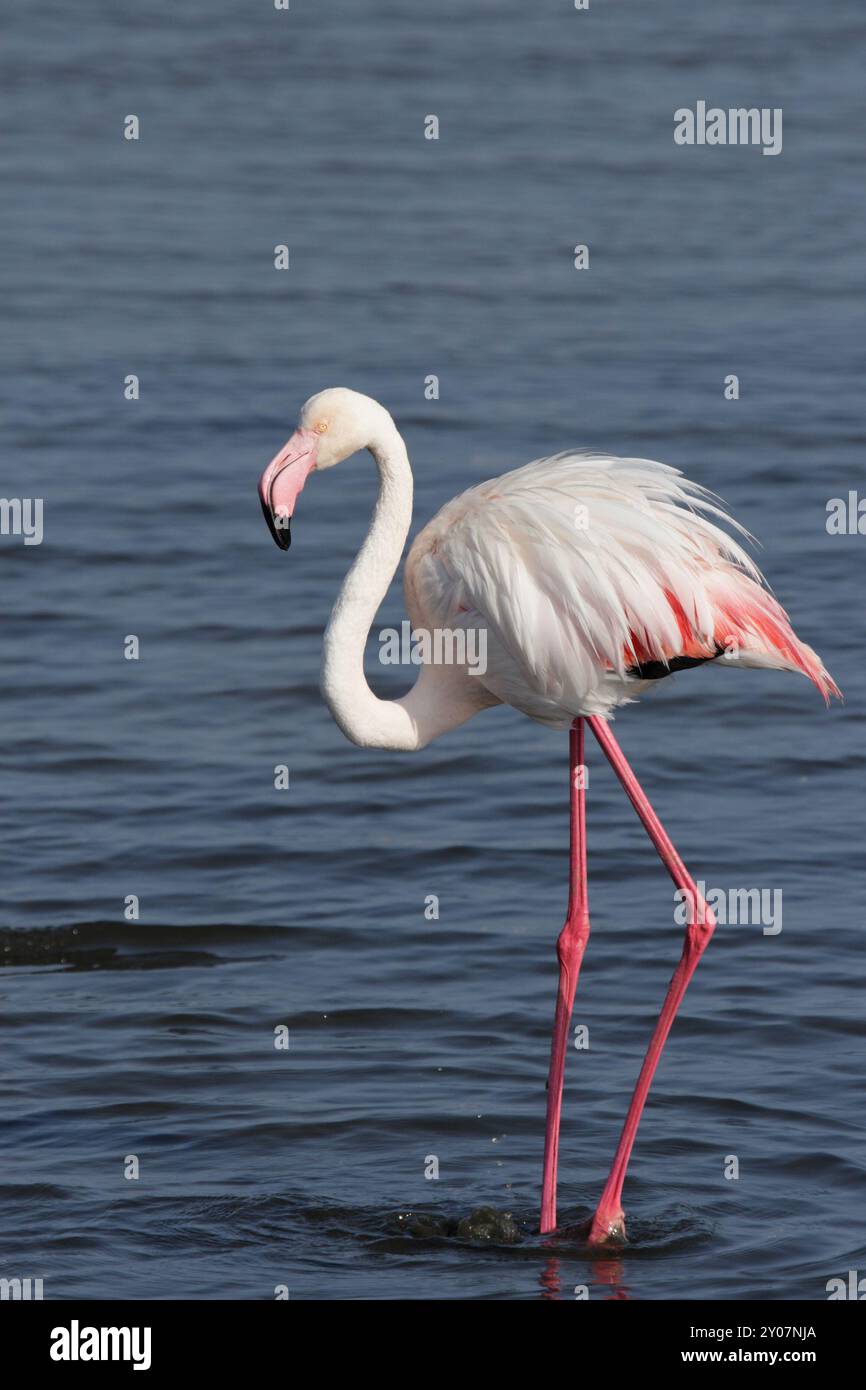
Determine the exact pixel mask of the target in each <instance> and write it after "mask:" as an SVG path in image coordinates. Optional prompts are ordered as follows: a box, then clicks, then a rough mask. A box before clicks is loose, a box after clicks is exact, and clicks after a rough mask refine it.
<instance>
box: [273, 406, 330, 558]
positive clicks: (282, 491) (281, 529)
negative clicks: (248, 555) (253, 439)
mask: <svg viewBox="0 0 866 1390" xmlns="http://www.w3.org/2000/svg"><path fill="white" fill-rule="evenodd" d="M318 447H319V436H318V435H317V434H316V432H315V430H295V432H294V434H293V435H292V437H291V439H289V440H288V441H287V442H286V443H285V444H284V445H283V447H282V449H281V450H280V452H279V453H278V454H277V455H276V457H275V458H272V459H271V461H270V463H269V464H268V466H267V468H266V469H265V471H264V473H263V474H262V476H261V478H260V480H259V500H260V501H261V504H262V511H263V512H264V514H265V521H266V522H267V523H268V529H269V530H270V533H271V535H272V536H273V538H274V540H275V541H276V543H277V545H278V546H279V547H280V550H288V548H289V546H290V545H291V543H292V531H291V520H292V515H293V513H294V510H295V502H296V500H297V497H298V493H299V492H300V491H301V490H302V488H303V486H304V483H305V482H306V481H307V477H308V475H309V474H310V473H311V472H312V470H313V469H314V468H315V466H316V450H317V449H318Z"/></svg>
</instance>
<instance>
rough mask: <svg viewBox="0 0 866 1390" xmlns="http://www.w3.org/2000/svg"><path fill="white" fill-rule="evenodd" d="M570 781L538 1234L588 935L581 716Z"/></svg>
mask: <svg viewBox="0 0 866 1390" xmlns="http://www.w3.org/2000/svg"><path fill="white" fill-rule="evenodd" d="M569 765H570V784H571V838H570V866H571V875H570V880H571V881H570V887H569V894H568V914H567V916H566V919H565V926H564V927H563V929H562V931H561V932H560V934H559V939H558V941H557V943H556V953H557V955H558V957H559V992H558V993H557V996H556V1015H555V1017H554V1020H553V1038H552V1041H551V1045H550V1072H549V1073H548V1078H547V1127H546V1129H545V1134H544V1180H543V1183H542V1188H541V1234H542V1235H546V1234H547V1232H548V1231H554V1230H556V1160H557V1157H558V1155H559V1114H560V1110H561V1109H562V1082H563V1076H564V1074H565V1053H566V1048H567V1046H568V1024H569V1020H570V1018H571V1010H572V1008H573V1007H574V992H575V990H576V989H577V977H578V975H579V974H580V963H581V961H582V960H583V953H584V950H585V949H586V943H587V939H588V937H589V908H588V903H587V892H586V793H585V791H584V764H583V719H575V721H574V724H573V725H572V727H571V731H570V733H569Z"/></svg>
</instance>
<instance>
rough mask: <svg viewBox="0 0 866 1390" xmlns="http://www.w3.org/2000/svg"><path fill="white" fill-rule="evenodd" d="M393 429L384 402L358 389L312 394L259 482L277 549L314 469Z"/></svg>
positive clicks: (286, 542) (284, 544)
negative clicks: (386, 427)
mask: <svg viewBox="0 0 866 1390" xmlns="http://www.w3.org/2000/svg"><path fill="white" fill-rule="evenodd" d="M386 424H387V425H389V426H390V427H391V429H392V430H393V428H394V422H393V421H392V419H391V416H390V415H389V414H388V412H387V410H386V409H385V407H384V406H382V405H379V402H378V401H374V400H373V399H372V398H371V397H370V396H362V395H361V393H360V392H359V391H350V390H349V389H348V388H347V387H345V386H332V387H330V388H329V389H328V390H327V391H319V392H318V394H317V395H315V396H311V397H310V399H309V400H308V401H307V402H306V404H305V405H304V406H303V407H302V409H301V413H300V416H299V417H298V427H297V429H296V430H295V432H294V434H293V435H292V436H291V438H290V439H288V440H287V441H286V443H285V444H284V445H283V447H282V449H280V451H279V453H278V454H275V455H274V457H273V458H272V459H271V461H270V463H269V464H268V466H267V468H266V469H265V471H264V473H263V474H262V476H261V479H260V480H259V499H260V501H261V504H262V511H263V512H264V515H265V521H266V522H267V523H268V529H269V530H270V533H271V535H272V536H273V538H274V540H275V541H276V543H277V545H278V546H279V547H280V549H281V550H288V548H289V546H290V545H291V543H292V532H291V521H292V516H293V515H294V511H295V503H296V501H297V498H298V494H299V493H300V492H301V489H302V488H303V486H304V483H305V482H306V481H307V478H308V477H309V475H310V473H312V471H313V469H314V468H315V469H316V470H317V471H318V472H322V470H323V469H325V468H333V467H334V465H335V464H337V463H342V461H343V459H347V458H349V457H350V455H352V454H355V453H357V452H358V450H359V449H365V448H367V447H368V446H369V445H371V444H372V443H373V442H374V441H375V440H376V439H377V438H379V437H380V436H381V434H382V430H383V426H384V425H386Z"/></svg>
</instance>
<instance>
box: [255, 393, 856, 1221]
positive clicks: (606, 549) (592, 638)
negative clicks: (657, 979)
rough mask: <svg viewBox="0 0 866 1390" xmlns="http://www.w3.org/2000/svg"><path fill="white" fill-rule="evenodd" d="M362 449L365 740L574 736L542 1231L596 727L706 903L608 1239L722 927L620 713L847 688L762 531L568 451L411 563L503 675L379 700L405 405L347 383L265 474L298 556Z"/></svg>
mask: <svg viewBox="0 0 866 1390" xmlns="http://www.w3.org/2000/svg"><path fill="white" fill-rule="evenodd" d="M362 449H367V450H369V452H370V453H371V454H372V456H373V460H374V462H375V464H376V468H377V470H378V474H379V488H378V496H377V499H376V504H375V508H374V511H373V517H372V522H371V525H370V528H369V530H368V532H367V536H366V538H365V540H364V542H363V544H362V546H361V548H360V550H359V552H358V555H357V557H356V558H355V561H354V563H353V564H352V566H351V568H350V569H349V571H348V573H347V575H346V577H345V579H344V581H343V586H342V588H341V589H340V592H339V595H338V597H337V600H336V603H335V604H334V607H333V610H332V612H331V616H330V620H329V622H328V625H327V629H326V631H325V636H324V643H323V659H322V671H321V689H322V694H323V696H324V699H325V701H326V703H327V705H328V707H329V709H330V711H331V714H332V715H333V717H334V719H335V720H336V722H337V724H338V725H339V727H340V729H341V730H342V732H343V733H344V734H345V735H346V737H347V738H348V739H350V740H351V741H352V743H355V744H357V745H358V746H360V747H362V748H383V749H402V750H411V751H416V750H418V749H421V748H424V747H426V745H427V744H428V743H430V742H431V740H432V739H435V738H438V737H439V736H440V735H441V734H444V733H447V732H448V730H449V729H456V728H457V727H458V726H459V725H461V724H464V723H465V722H466V720H468V719H471V718H472V717H473V716H474V715H476V714H478V713H479V712H480V711H481V710H483V709H486V708H489V707H491V706H493V705H498V704H502V703H504V704H507V705H511V706H512V707H513V708H514V709H517V710H520V711H522V713H523V714H525V715H527V716H528V717H529V718H530V719H533V720H536V721H538V722H539V723H541V724H545V725H548V726H550V727H552V728H556V729H566V728H567V729H569V730H570V733H569V787H570V797H569V800H570V873H569V883H570V888H569V899H568V910H567V914H566V920H565V925H564V927H563V929H562V932H561V933H560V935H559V937H558V940H557V957H558V962H559V985H558V991H557V999H556V1009H555V1014H554V1023H553V1036H552V1040H551V1052H550V1068H549V1073H548V1082H547V1115H546V1125H545V1145H544V1164H543V1171H542V1194H541V1222H540V1231H541V1233H542V1234H547V1233H550V1232H553V1231H555V1230H556V1226H557V1218H556V1177H557V1160H558V1150H559V1127H560V1113H561V1108H562V1087H563V1075H564V1069H565V1054H566V1042H567V1035H568V1029H569V1021H570V1018H571V1013H572V1008H573V1004H574V996H575V990H576V988H577V981H578V975H579V972H580V965H581V961H582V959H583V955H584V951H585V949H586V944H587V941H588V938H589V908H588V899H587V878H586V806H585V782H586V777H585V764H584V737H585V726H588V727H589V729H590V730H591V732H592V734H593V735H594V737H595V739H596V740H597V742H598V744H599V745H600V747H601V750H602V752H603V753H604V755H605V756H606V757H607V759H608V761H609V762H610V764H611V766H612V768H613V771H614V773H615V774H616V776H617V778H618V779H619V781H620V783H621V785H622V787H623V789H624V791H625V793H626V796H627V797H628V799H629V801H630V802H631V804H632V806H633V807H634V809H635V811H636V812H637V814H638V817H639V818H640V820H641V822H642V824H643V826H644V828H645V830H646V832H647V834H648V836H649V838H650V840H651V841H652V844H653V845H654V846H655V849H656V850H657V852H658V854H659V856H660V858H661V860H662V863H663V864H664V866H665V867H666V869H667V870H668V873H669V874H670V876H671V878H672V879H673V881H674V883H675V885H676V887H677V888H678V889H679V890H681V891H682V893H683V894H684V895H685V896H684V897H683V898H681V899H680V901H682V902H685V903H687V904H688V905H689V911H688V913H687V918H688V920H687V924H686V929H685V938H684V942H683V948H682V954H681V957H680V960H679V962H678V964H677V966H676V969H675V970H674V973H673V976H672V977H671V981H670V984H669V986H668V990H667V994H666V996H665V999H664V1003H663V1005H662V1009H661V1013H660V1015H659V1018H658V1021H657V1023H656V1026H655V1030H654V1032H653V1034H652V1037H651V1040H650V1043H649V1047H648V1049H647V1052H646V1056H645V1058H644V1061H643V1065H642V1067H641V1070H640V1074H639V1076H638V1080H637V1083H636V1086H635V1090H634V1093H633V1095H632V1098H631V1102H630V1105H629V1108H628V1112H627V1114H626V1119H625V1123H624V1125H623V1129H622V1133H621V1135H620V1138H619V1143H618V1145H617V1148H616V1152H615V1154H614V1159H613V1163H612V1166H611V1169H610V1173H609V1176H608V1178H607V1182H606V1183H605V1186H604V1189H603V1191H602V1194H601V1197H600V1200H599V1203H598V1206H597V1207H596V1209H595V1214H594V1216H593V1218H592V1222H591V1224H590V1226H589V1229H588V1240H589V1243H590V1245H602V1244H604V1243H606V1242H610V1241H614V1242H618V1241H622V1240H624V1239H625V1216H624V1212H623V1207H622V1190H623V1183H624V1181H625V1176H626V1170H627V1167H628V1162H629V1158H630V1156H631V1152H632V1148H633V1145H634V1142H635V1136H636V1134H637V1129H638V1124H639V1122H640V1118H641V1114H642V1111H643V1108H644V1105H645V1102H646V1098H647V1094H648V1092H649V1089H650V1085H651V1083H652V1079H653V1076H654V1074H655V1070H656V1067H657V1066H658V1062H659V1057H660V1055H661V1052H662V1049H663V1047H664V1044H665V1041H666V1039H667V1036H668V1033H669V1032H670V1029H671V1025H672V1024H673V1021H674V1018H675V1016H676V1013H677V1010H678V1008H679V1006H680V1004H681V1002H682V999H683V995H684V994H685V991H686V989H687V987H688V984H689V981H690V980H691V978H692V975H693V974H694V972H695V969H696V967H697V964H698V961H699V960H700V958H701V956H702V954H703V952H704V950H705V949H706V946H707V944H708V942H709V940H710V938H711V936H712V934H713V929H714V927H715V919H714V916H713V913H712V911H711V909H710V908H709V906H708V904H707V903H706V901H705V900H704V898H703V896H702V894H701V893H700V892H699V891H698V889H697V887H696V885H695V883H694V881H693V880H692V878H691V877H690V876H689V874H688V872H687V870H686V867H685V865H684V864H683V861H682V859H681V858H680V856H679V854H678V853H677V851H676V849H675V848H674V845H673V844H672V842H671V840H670V838H669V836H668V834H667V832H666V831H665V829H664V828H663V826H662V824H661V822H660V821H659V819H658V816H657V815H656V814H655V812H654V810H653V808H652V806H651V805H650V802H649V800H648V799H647V796H646V794H645V793H644V791H643V790H642V788H641V786H640V784H639V782H638V780H637V777H636V776H635V774H634V772H633V771H632V769H631V767H630V766H629V764H628V762H627V761H626V758H625V756H624V754H623V752H622V750H621V749H620V747H619V745H618V743H617V741H616V739H615V738H614V735H613V733H612V731H611V727H610V720H611V717H612V714H613V711H614V710H615V709H617V708H618V707H619V706H620V705H624V704H628V703H629V702H631V701H633V700H635V698H636V697H637V696H639V695H640V694H642V693H643V692H645V691H646V690H647V689H648V688H649V687H651V686H652V685H653V683H654V682H655V681H657V680H659V679H661V678H663V677H667V676H670V675H671V674H673V673H675V672H677V671H680V670H683V669H687V668H689V667H694V666H699V665H702V664H704V663H705V662H723V663H724V664H725V665H737V666H746V667H748V666H751V667H764V668H770V669H773V670H778V671H799V672H801V673H802V674H804V675H806V676H808V678H809V679H810V680H811V681H812V683H813V684H814V685H815V686H817V688H818V690H819V691H820V692H821V694H822V695H823V697H824V701H825V703H826V704H829V701H830V696H831V695H834V696H839V695H840V692H839V689H838V687H837V685H836V683H835V682H834V680H833V679H832V677H831V676H830V675H829V673H828V672H827V670H826V669H825V667H824V666H823V664H822V662H821V660H820V658H819V657H818V655H817V654H816V653H815V652H814V651H813V650H812V648H811V647H808V646H806V644H805V643H804V642H801V641H800V639H799V638H798V637H797V636H796V635H795V633H794V630H793V628H792V627H791V624H790V622H789V620H788V617H787V615H786V613H785V612H784V610H783V609H782V607H781V606H780V605H779V603H778V602H777V601H776V599H775V598H774V597H773V596H772V594H771V593H770V592H769V591H768V589H767V587H766V584H765V581H764V579H763V577H762V575H761V573H760V571H759V570H758V568H757V566H756V565H755V564H754V562H753V561H752V559H751V558H750V556H749V555H748V554H747V553H746V551H745V550H744V549H743V548H742V546H741V545H740V544H739V543H738V541H737V540H736V539H734V537H733V536H731V535H730V534H729V533H728V531H726V530H724V529H722V527H721V526H720V525H719V524H718V523H719V522H720V521H723V522H724V523H725V524H726V525H728V526H730V527H732V528H733V529H734V530H736V531H737V532H738V533H739V534H741V535H742V536H744V537H747V538H748V533H747V532H745V531H744V529H743V528H742V527H741V526H740V525H739V524H738V523H737V522H736V521H734V520H733V519H732V518H731V517H730V516H728V514H727V513H726V512H725V511H724V510H723V508H722V506H721V505H720V503H719V499H717V498H716V497H715V496H714V495H713V494H711V493H709V492H707V490H706V489H704V488H702V487H699V486H698V485H696V484H695V483H691V482H689V481H688V480H687V479H686V478H685V477H683V476H682V474H681V473H680V472H679V470H678V469H676V468H671V467H669V466H668V465H666V464H662V463H655V462H652V461H651V460H649V459H640V458H616V457H613V456H610V455H606V454H598V453H590V452H566V453H560V454H557V455H555V456H553V457H550V458H541V459H537V460H536V461H535V462H533V463H528V464H526V465H525V466H524V467H522V468H517V469H515V470H514V471H513V472H510V473H505V474H503V475H502V476H501V477H499V478H493V479H491V480H490V481H488V482H483V483H479V484H477V485H476V486H475V487H470V488H469V489H468V491H466V492H463V493H461V494H460V495H459V496H458V497H455V498H454V499H453V500H452V501H450V502H448V503H446V505H445V506H444V507H443V508H442V509H441V511H439V512H438V513H437V514H436V516H434V517H433V519H432V521H430V522H428V524H427V525H426V526H425V527H424V529H423V530H422V531H421V532H420V533H419V534H418V536H417V537H416V538H415V541H414V543H413V544H412V546H411V548H410V550H409V554H408V556H407V559H406V565H405V574H404V587H405V597H406V607H407V610H408V613H409V617H410V620H411V623H412V626H413V630H416V631H418V630H420V631H427V632H435V631H437V630H439V631H446V630H447V631H451V632H454V631H456V632H459V631H461V630H462V631H463V632H464V634H465V633H467V632H470V631H473V632H476V633H480V632H483V633H485V634H486V644H487V656H486V669H485V670H484V671H483V672H482V671H481V669H480V664H479V666H478V668H477V669H474V670H473V669H471V668H470V667H469V666H468V665H467V664H466V663H465V662H464V663H463V664H460V663H459V662H455V663H452V664H448V663H446V662H444V661H441V660H440V662H439V664H435V663H434V662H431V661H427V662H425V663H424V664H423V665H421V668H420V671H419V674H418V678H417V680H416V682H415V684H414V686H413V687H412V689H411V690H410V691H409V692H408V694H406V695H404V696H403V698H402V699H399V700H381V699H379V698H378V696H376V695H375V694H374V693H373V691H372V690H371V689H370V687H369V685H368V684H367V680H366V678H365V675H364V648H365V644H366V640H367V636H368V634H369V631H370V627H371V624H372V623H373V620H374V618H375V616H376V613H377V610H378V608H379V605H380V604H381V602H382V599H383V598H384V596H385V593H386V592H387V589H388V587H389V584H390V583H391V580H392V578H393V576H394V574H395V572H396V569H397V566H398V564H399V563H400V559H401V557H402V554H403V549H404V545H405V541H406V537H407V535H408V531H409V525H410V522H411V518H412V470H411V467H410V464H409V457H408V454H407V451H406V446H405V444H404V442H403V439H402V437H401V435H400V433H399V431H398V430H397V427H396V425H395V424H394V421H393V419H392V418H391V416H390V414H389V413H388V411H387V410H386V409H385V407H384V406H382V405H380V404H379V403H378V402H377V401H375V400H373V399H372V398H370V397H369V396H364V395H361V394H360V393H358V392H356V391H352V390H348V389H346V388H344V387H334V388H331V389H328V390H325V391H321V392H319V393H318V394H317V395H314V396H311V397H310V399H309V400H308V401H307V402H306V404H305V405H304V406H303V408H302V410H301V413H300V417H299V421H298V427H297V429H296V430H295V431H294V433H293V434H292V436H291V438H290V439H289V440H288V442H287V443H286V444H285V445H284V446H283V448H282V449H280V451H279V453H278V454H277V455H276V456H275V457H274V458H273V459H272V460H271V462H270V463H269V464H268V466H267V468H266V469H265V470H264V473H263V474H262V477H261V480H260V483H259V497H260V500H261V504H262V509H263V511H264V515H265V519H266V520H267V523H268V526H269V528H270V531H271V534H272V535H273V538H274V540H275V541H276V543H277V545H278V546H279V547H280V548H281V549H282V550H287V549H288V548H289V545H290V543H291V526H290V523H291V518H292V516H293V514H294V510H295V504H296V501H297V498H298V495H299V493H300V492H301V489H302V488H303V486H304V484H305V482H306V480H307V478H308V476H309V474H310V473H311V472H312V471H313V470H315V471H316V472H319V473H322V472H324V471H325V470H326V469H329V468H333V467H334V466H335V465H336V464H338V463H341V462H342V461H343V460H344V459H347V458H349V457H350V456H351V455H352V454H355V453H357V452H358V451H360V450H362ZM749 539H750V538H749ZM458 650H459V649H458Z"/></svg>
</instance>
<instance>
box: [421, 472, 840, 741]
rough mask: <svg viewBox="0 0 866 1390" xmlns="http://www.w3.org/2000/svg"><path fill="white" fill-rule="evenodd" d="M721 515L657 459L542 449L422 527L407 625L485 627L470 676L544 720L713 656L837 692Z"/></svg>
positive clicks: (588, 707) (625, 693)
mask: <svg viewBox="0 0 866 1390" xmlns="http://www.w3.org/2000/svg"><path fill="white" fill-rule="evenodd" d="M719 520H724V521H727V522H728V523H729V524H732V525H734V526H736V523H733V522H731V520H730V518H729V517H727V515H726V514H725V513H724V512H723V511H722V509H721V507H720V506H718V505H717V503H716V501H715V500H714V499H713V498H712V496H711V494H709V493H707V492H705V490H704V489H702V488H700V487H698V486H697V485H696V484H694V483H691V482H689V481H688V480H687V479H685V478H684V477H683V476H682V475H681V474H680V473H679V471H678V470H677V469H674V468H670V467H668V466H667V465H665V464H661V463H654V462H652V461H651V460H649V459H630V458H614V457H612V456H610V455H603V454H590V453H585V454H580V453H564V454H557V455H555V456H554V457H552V458H544V459H538V460H537V461H535V462H534V463H529V464H526V466H525V467H523V468H518V469H516V470H515V471H514V472H511V473H506V474H504V475H503V476H502V477H499V478H494V479H491V480H490V481H489V482H484V483H480V484H478V486H476V487H473V488H470V489H469V490H468V491H467V492H464V493H461V494H460V496H458V497H455V498H454V499H453V500H452V501H451V502H448V503H446V505H445V506H444V507H443V508H442V509H441V511H439V512H438V513H437V515H436V516H435V517H434V518H433V519H432V521H430V522H429V523H428V524H427V526H425V527H424V529H423V531H421V532H420V534H419V535H418V536H417V537H416V539H415V542H414V544H413V545H412V548H411V550H410V552H409V556H408V558H407V562H406V570H405V590H406V605H407V608H408V611H409V615H410V618H411V619H412V622H413V624H414V625H415V626H416V627H424V628H429V629H432V628H436V627H439V628H446V627H452V628H453V627H457V626H460V625H463V626H465V627H467V628H483V629H484V630H486V633H487V670H486V672H484V673H483V674H481V675H478V676H471V677H470V676H468V675H467V676H466V679H467V680H471V681H472V682H473V683H474V684H475V685H476V686H477V684H478V683H479V682H480V683H481V684H482V685H483V686H484V687H485V689H486V691H487V692H489V695H490V696H491V697H493V700H494V701H502V702H504V703H505V704H508V705H512V706H514V707H515V708H516V709H519V710H521V711H522V712H523V713H524V714H526V715H528V716H529V717H530V718H531V719H535V720H538V721H539V722H541V723H544V724H549V725H552V726H554V727H562V726H567V725H568V724H570V723H571V722H572V720H573V719H575V717H577V716H578V715H601V716H603V717H605V718H607V717H609V716H610V714H611V712H612V711H613V710H614V709H615V708H616V706H618V705H621V704H624V703H626V702H627V701H630V700H632V699H634V698H635V697H636V696H637V695H639V694H640V693H641V692H642V691H644V690H646V689H647V687H648V686H649V685H650V684H652V682H653V681H654V680H656V679H658V677H659V676H662V675H669V674H672V673H673V672H674V671H676V670H681V669H683V668H684V667H686V666H692V665H698V664H702V663H703V662H705V661H716V660H719V659H722V660H723V662H724V664H734V665H736V664H738V665H740V666H762V667H771V668H773V669H776V670H785V671H800V672H802V673H803V674H805V675H807V676H808V677H809V679H810V680H812V681H813V682H814V684H815V685H816V686H817V687H818V689H819V690H820V691H821V693H822V695H823V696H824V698H825V699H827V698H828V697H829V695H830V694H838V690H837V687H836V685H835V683H834V682H833V680H832V678H831V677H830V676H829V675H828V673H827V671H826V670H825V669H824V667H823V665H822V663H821V661H820V659H819V657H818V656H817V655H816V653H815V652H814V651H813V650H812V649H811V647H808V646H806V644H805V643H804V642H801V641H800V640H799V638H798V637H797V636H796V635H795V633H794V631H793V629H792V627H791V624H790V622H789V620H788V617H787V615H786V613H785V611H784V609H783V608H782V607H781V606H780V604H779V603H778V602H777V601H776V599H775V598H774V597H773V596H772V594H771V593H770V592H769V591H768V589H767V588H766V586H765V584H764V581H763V578H762V576H761V574H760V571H759V570H758V568H757V566H756V565H755V564H754V562H753V561H752V559H751V558H750V557H749V556H748V555H747V554H746V552H745V550H744V549H743V548H742V546H741V545H739V544H738V542H737V541H736V540H734V538H733V537H732V536H730V535H729V534H728V533H727V532H726V531H724V530H723V529H722V528H721V527H720V526H719V525H718V524H717V523H718V521H719ZM737 529H738V530H740V531H742V528H740V527H737ZM743 534H745V533H743ZM468 693H470V692H467V694H468Z"/></svg>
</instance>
